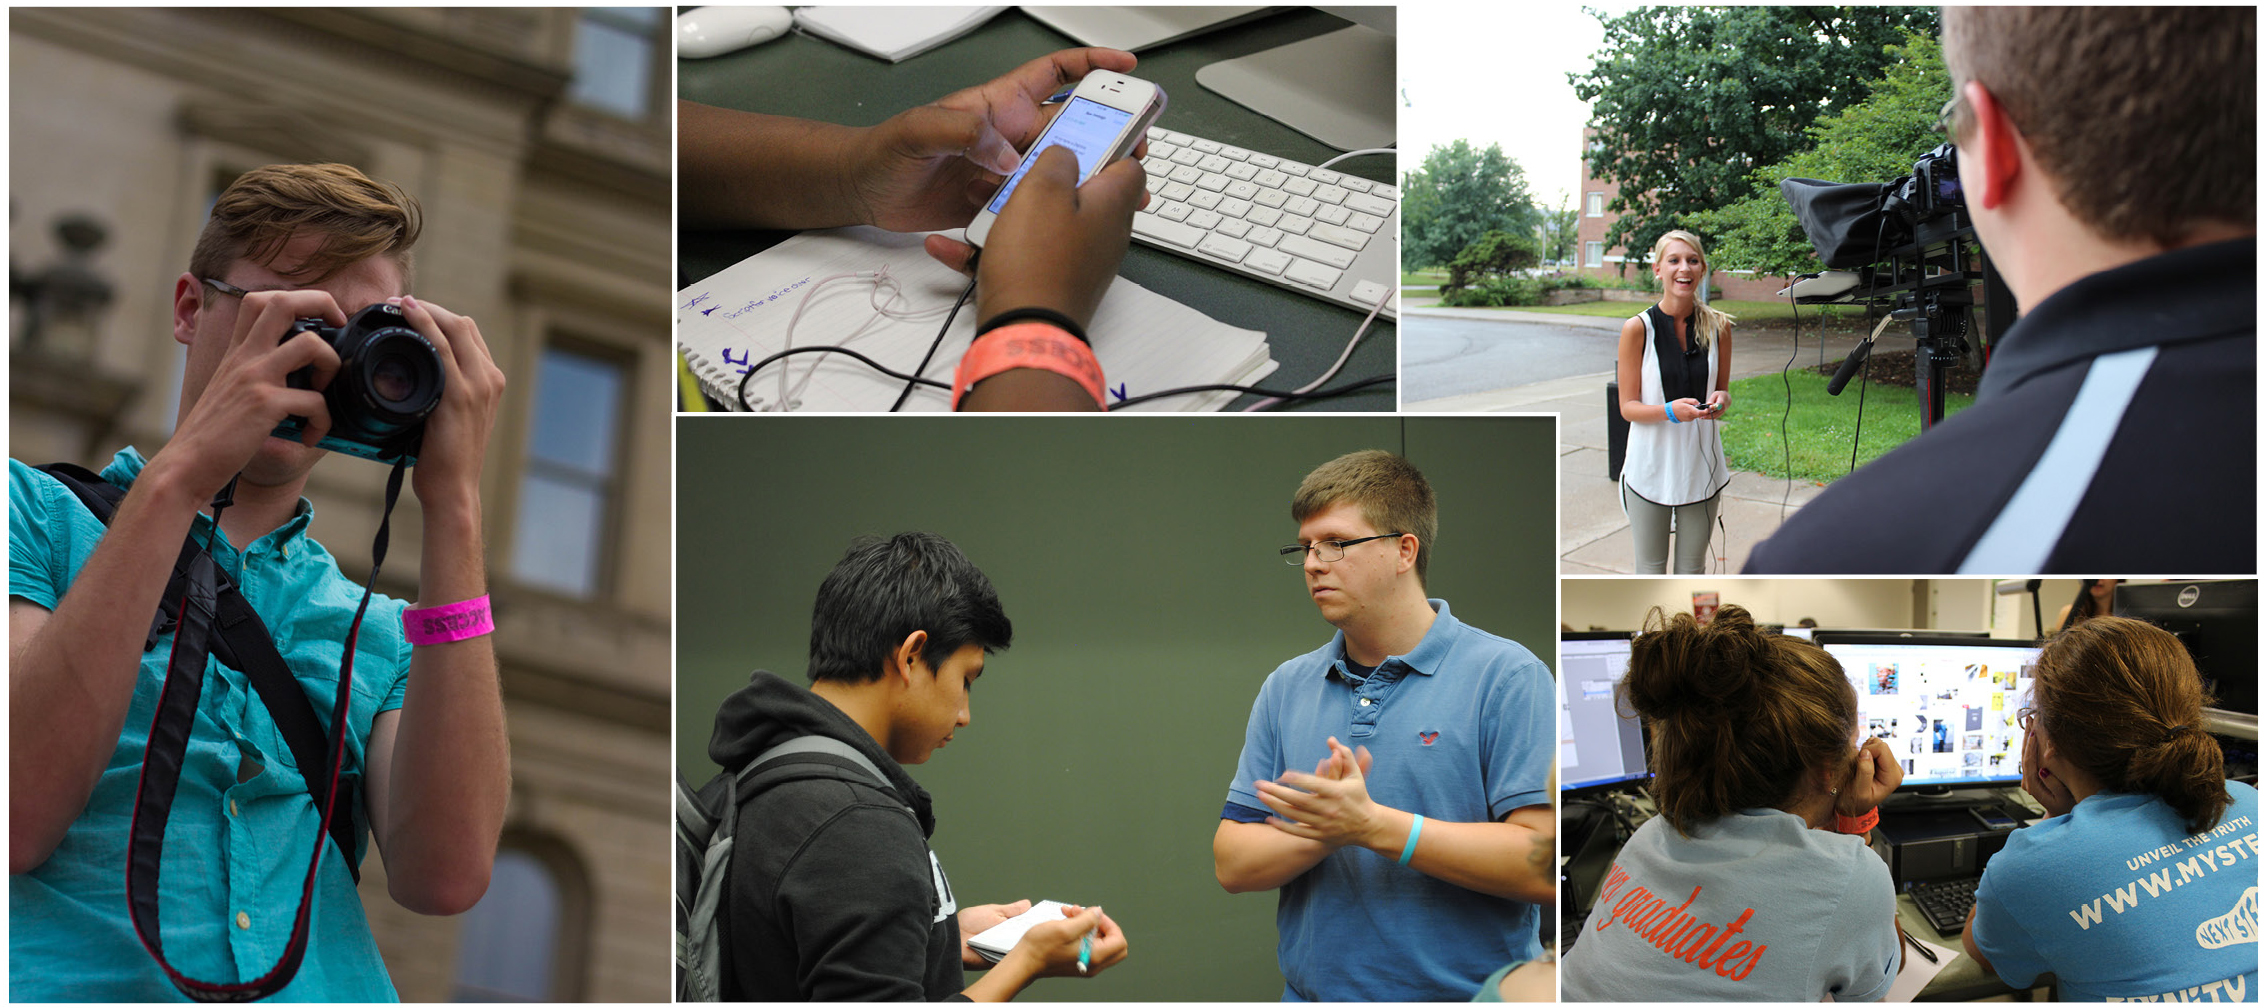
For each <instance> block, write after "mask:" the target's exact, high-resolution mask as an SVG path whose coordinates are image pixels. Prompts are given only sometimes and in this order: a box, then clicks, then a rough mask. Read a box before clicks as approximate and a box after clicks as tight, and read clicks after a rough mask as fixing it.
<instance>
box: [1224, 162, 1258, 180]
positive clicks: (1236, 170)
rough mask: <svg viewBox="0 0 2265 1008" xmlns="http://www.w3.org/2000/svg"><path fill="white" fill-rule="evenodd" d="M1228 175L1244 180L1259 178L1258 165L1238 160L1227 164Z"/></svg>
mask: <svg viewBox="0 0 2265 1008" xmlns="http://www.w3.org/2000/svg"><path fill="white" fill-rule="evenodd" d="M1227 177H1228V178H1231V179H1244V180H1248V179H1253V178H1257V177H1258V166H1257V165H1254V164H1251V163H1249V162H1247V161H1237V162H1235V163H1234V164H1231V165H1228V166H1227Z"/></svg>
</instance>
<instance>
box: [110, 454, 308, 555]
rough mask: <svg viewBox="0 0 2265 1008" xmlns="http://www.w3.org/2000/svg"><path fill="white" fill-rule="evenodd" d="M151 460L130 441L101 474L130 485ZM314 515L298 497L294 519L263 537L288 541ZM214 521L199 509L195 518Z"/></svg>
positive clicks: (280, 542)
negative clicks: (144, 456) (143, 455)
mask: <svg viewBox="0 0 2265 1008" xmlns="http://www.w3.org/2000/svg"><path fill="white" fill-rule="evenodd" d="M148 464H149V462H148V460H146V459H144V458H142V453H141V450H140V449H137V448H135V447H134V446H132V445H127V446H126V447H124V448H120V449H118V454H117V455H115V456H112V457H111V459H110V464H109V465H107V466H104V467H103V468H102V478H103V479H106V480H109V481H110V482H112V483H115V484H117V485H119V486H122V487H131V486H133V485H134V480H135V479H136V478H138V477H139V476H141V474H142V468H143V467H144V466H147V465H148ZM314 516H315V506H314V505H313V504H311V503H309V502H308V501H307V499H306V498H305V497H301V498H299V506H298V507H297V508H296V509H294V510H293V511H292V514H291V520H290V521H287V522H284V523H283V525H282V527H280V528H277V529H276V530H274V531H272V532H269V533H268V534H267V536H263V537H262V538H268V537H273V538H274V539H275V544H276V545H277V546H283V545H286V544H288V543H290V542H291V541H292V540H293V539H296V538H298V537H300V536H303V535H305V534H306V532H307V525H308V523H310V522H312V521H313V520H314ZM211 524H212V517H211V516H210V515H207V514H204V513H203V512H201V511H200V512H198V514H197V519H196V527H197V528H198V529H200V530H202V529H204V528H207V527H209V526H210V525H211Z"/></svg>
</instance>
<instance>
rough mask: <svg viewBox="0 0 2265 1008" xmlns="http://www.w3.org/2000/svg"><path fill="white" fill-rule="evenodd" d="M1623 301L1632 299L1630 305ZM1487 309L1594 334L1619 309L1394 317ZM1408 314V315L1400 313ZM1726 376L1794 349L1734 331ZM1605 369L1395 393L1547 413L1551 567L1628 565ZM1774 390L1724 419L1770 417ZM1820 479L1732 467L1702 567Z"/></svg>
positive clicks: (1835, 340) (1718, 563)
mask: <svg viewBox="0 0 2265 1008" xmlns="http://www.w3.org/2000/svg"><path fill="white" fill-rule="evenodd" d="M1631 311H1633V309H1631ZM1434 315H1436V316H1443V317H1453V318H1491V319H1501V320H1503V321H1521V322H1546V323H1550V324H1555V325H1571V326H1583V327H1594V328H1596V329H1597V330H1598V333H1597V335H1598V338H1600V339H1610V338H1613V337H1614V336H1615V334H1617V333H1618V331H1619V329H1620V324H1621V322H1622V321H1624V320H1622V319H1614V318H1600V317H1596V316H1586V315H1557V314H1551V313H1548V312H1520V311H1506V310H1501V309H1488V308H1415V307H1410V308H1408V309H1406V310H1404V311H1403V312H1401V316H1402V321H1401V323H1400V324H1401V325H1402V326H1410V325H1421V324H1422V323H1421V319H1422V318H1423V317H1424V316H1434ZM1410 319H1414V320H1416V321H1409V320H1410ZM1855 345H1856V337H1855V336H1851V335H1834V336H1830V337H1828V338H1827V339H1826V345H1825V348H1824V359H1825V360H1828V361H1829V360H1833V359H1835V358H1838V357H1841V356H1844V355H1846V354H1847V353H1848V351H1849V350H1850V349H1851V348H1853V347H1854V346H1855ZM1731 350H1732V353H1731V377H1733V378H1747V377H1752V376H1754V375H1762V374H1776V373H1778V372H1779V371H1780V370H1782V369H1783V368H1784V367H1785V366H1786V361H1787V358H1788V357H1789V356H1791V355H1793V354H1794V353H1795V352H1796V350H1795V347H1794V343H1793V340H1792V338H1791V336H1790V335H1789V334H1787V333H1786V332H1784V331H1783V330H1771V331H1762V332H1755V333H1738V334H1736V335H1735V336H1734V337H1733V340H1732V343H1731ZM1798 353H1799V359H1798V360H1796V361H1794V362H1793V366H1794V367H1809V366H1813V365H1815V364H1816V363H1817V360H1818V357H1817V337H1816V332H1815V330H1813V329H1810V328H1808V327H1807V326H1803V327H1802V333H1801V341H1800V347H1799V350H1798ZM1611 380H1612V374H1611V372H1600V373H1597V374H1589V375H1574V376H1572V377H1567V378H1558V379H1554V380H1551V381H1545V382H1536V383H1534V384H1531V385H1520V386H1515V387H1512V388H1503V389H1495V390H1492V391H1489V392H1478V393H1473V394H1470V395H1462V396H1450V397H1446V398H1442V399H1426V400H1421V401H1418V402H1409V403H1403V404H1402V405H1401V408H1402V409H1403V410H1404V411H1406V412H1410V413H1419V412H1422V413H1429V412H1449V413H1556V414H1558V422H1557V441H1558V456H1557V457H1558V467H1557V472H1558V482H1559V485H1560V503H1559V511H1558V523H1559V529H1558V544H1559V545H1558V571H1559V573H1561V574H1576V575H1579V574H1628V573H1633V572H1634V565H1635V552H1634V549H1633V547H1632V545H1631V543H1630V533H1629V531H1628V518H1627V516H1626V515H1624V514H1623V513H1622V512H1621V510H1620V495H1619V484H1618V483H1615V482H1613V481H1612V480H1610V479H1607V478H1606V461H1607V457H1608V456H1607V447H1606V446H1607V441H1606V426H1605V409H1606V403H1605V399H1604V386H1605V383H1606V382H1608V381H1611ZM1782 408H1783V400H1779V399H1774V398H1764V399H1762V401H1760V402H1755V401H1754V400H1753V399H1752V398H1748V399H1743V400H1739V401H1737V402H1734V403H1732V404H1731V410H1730V413H1729V414H1727V415H1726V419H1725V420H1724V422H1725V423H1737V422H1741V421H1745V422H1758V423H1772V424H1774V423H1776V422H1777V417H1778V413H1779V411H1780V410H1781V409H1782ZM1821 489H1822V487H1820V486H1817V485H1816V484H1814V483H1810V482H1808V481H1796V482H1795V483H1794V484H1793V485H1791V486H1790V487H1789V486H1788V484H1787V481H1786V480H1785V479H1783V478H1780V477H1776V476H1768V475H1763V474H1760V473H1750V472H1733V473H1731V478H1730V485H1729V486H1728V487H1727V488H1725V489H1724V490H1723V503H1722V508H1721V520H1722V528H1720V529H1718V530H1717V531H1716V533H1715V536H1714V540H1713V541H1714V548H1713V551H1712V552H1713V554H1714V556H1715V557H1716V559H1713V560H1710V561H1709V562H1708V565H1707V569H1708V570H1709V571H1717V570H1721V571H1728V572H1732V573H1736V572H1737V571H1738V569H1739V568H1741V567H1744V566H1745V564H1746V556H1747V554H1748V553H1750V552H1752V550H1753V546H1754V544H1755V543H1757V542H1760V541H1761V540H1762V539H1764V538H1767V537H1768V536H1769V535H1770V533H1772V532H1775V531H1777V527H1778V525H1779V524H1780V523H1781V522H1782V521H1783V516H1790V515H1791V514H1792V513H1793V512H1794V511H1798V510H1800V508H1801V505H1803V504H1806V503H1808V502H1809V501H1810V500H1811V499H1812V498H1814V497H1816V495H1817V492H1818V491H1819V490H1821Z"/></svg>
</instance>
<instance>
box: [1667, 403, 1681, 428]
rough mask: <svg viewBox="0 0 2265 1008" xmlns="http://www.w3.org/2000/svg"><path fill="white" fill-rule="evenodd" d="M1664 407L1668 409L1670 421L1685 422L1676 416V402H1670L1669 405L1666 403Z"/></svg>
mask: <svg viewBox="0 0 2265 1008" xmlns="http://www.w3.org/2000/svg"><path fill="white" fill-rule="evenodd" d="M1663 408H1664V409H1666V410H1667V422H1668V423H1682V422H1683V421H1681V420H1677V419H1676V418H1675V404H1674V403H1668V404H1667V405H1666V406H1665V407H1663Z"/></svg>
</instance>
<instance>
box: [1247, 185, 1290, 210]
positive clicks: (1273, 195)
mask: <svg viewBox="0 0 2265 1008" xmlns="http://www.w3.org/2000/svg"><path fill="white" fill-rule="evenodd" d="M1289 201H1290V194H1289V193H1286V192H1283V191H1282V190H1280V189H1261V190H1259V191H1258V196H1257V197H1256V198H1255V199H1254V202H1256V203H1257V204H1258V205H1260V206H1267V207H1279V206H1281V205H1282V204H1284V203H1288V202H1289Z"/></svg>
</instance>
